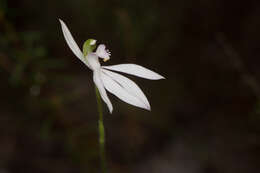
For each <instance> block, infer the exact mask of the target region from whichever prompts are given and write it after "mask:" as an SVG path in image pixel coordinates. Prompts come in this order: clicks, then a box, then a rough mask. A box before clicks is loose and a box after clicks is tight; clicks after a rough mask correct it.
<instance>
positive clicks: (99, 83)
mask: <svg viewBox="0 0 260 173" xmlns="http://www.w3.org/2000/svg"><path fill="white" fill-rule="evenodd" d="M100 73H101V72H100V71H99V70H95V71H93V80H94V83H95V85H96V86H97V88H98V91H99V93H100V96H101V98H102V99H103V101H104V102H105V103H106V104H107V107H108V109H109V112H110V113H112V111H113V106H112V103H111V102H110V100H109V98H108V96H107V92H106V90H105V88H104V84H103V82H102V80H101V76H100Z"/></svg>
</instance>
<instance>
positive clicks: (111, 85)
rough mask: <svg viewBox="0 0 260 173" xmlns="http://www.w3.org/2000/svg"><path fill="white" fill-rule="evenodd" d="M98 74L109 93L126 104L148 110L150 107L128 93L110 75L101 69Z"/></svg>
mask: <svg viewBox="0 0 260 173" xmlns="http://www.w3.org/2000/svg"><path fill="white" fill-rule="evenodd" d="M100 74H101V79H102V81H103V84H104V86H105V88H106V90H108V91H109V92H110V93H112V94H114V95H115V96H117V97H118V98H119V99H121V100H123V101H124V102H126V103H128V104H131V105H134V106H137V107H140V108H143V109H147V110H150V108H149V107H148V106H147V105H146V104H144V102H143V101H141V100H140V99H139V98H138V97H136V96H134V95H131V94H129V93H128V92H127V91H126V90H125V89H124V88H123V87H122V86H120V85H119V84H118V83H117V82H116V81H114V80H113V79H112V78H111V77H110V76H108V75H107V74H105V73H104V72H102V71H101V73H100Z"/></svg>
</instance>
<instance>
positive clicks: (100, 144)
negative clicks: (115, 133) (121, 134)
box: [95, 87, 107, 173]
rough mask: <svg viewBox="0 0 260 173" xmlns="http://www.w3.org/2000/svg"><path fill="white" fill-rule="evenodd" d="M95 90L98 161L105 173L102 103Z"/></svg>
mask: <svg viewBox="0 0 260 173" xmlns="http://www.w3.org/2000/svg"><path fill="white" fill-rule="evenodd" d="M95 88H96V96H97V106H98V113H99V120H98V131H99V149H100V161H101V170H102V173H106V172H107V170H106V156H105V128H104V124H103V110H102V101H101V97H100V94H99V91H98V89H97V87H95Z"/></svg>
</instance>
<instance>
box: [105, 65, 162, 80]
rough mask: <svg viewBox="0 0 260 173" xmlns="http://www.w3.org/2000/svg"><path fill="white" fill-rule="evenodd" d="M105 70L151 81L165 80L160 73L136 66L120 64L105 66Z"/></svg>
mask: <svg viewBox="0 0 260 173" xmlns="http://www.w3.org/2000/svg"><path fill="white" fill-rule="evenodd" d="M103 68H106V69H109V70H114V71H118V72H123V73H128V74H131V75H135V76H138V77H141V78H145V79H150V80H158V79H165V78H164V77H163V76H161V75H159V74H158V73H156V72H153V71H151V70H149V69H147V68H145V67H142V66H140V65H136V64H118V65H111V66H103Z"/></svg>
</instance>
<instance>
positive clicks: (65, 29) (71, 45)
mask: <svg viewBox="0 0 260 173" xmlns="http://www.w3.org/2000/svg"><path fill="white" fill-rule="evenodd" d="M59 21H60V23H61V28H62V32H63V35H64V37H65V40H66V42H67V44H68V46H69V48H70V49H71V50H72V52H73V53H74V54H75V55H76V56H77V57H78V58H79V59H80V60H81V61H82V62H83V63H84V64H86V65H87V66H89V65H88V62H87V61H86V60H85V58H84V55H83V53H82V52H81V50H80V49H79V46H78V45H77V43H76V42H75V40H74V38H73V36H72V35H71V33H70V31H69V29H68V27H67V26H66V24H65V23H64V22H63V21H62V20H61V19H59Z"/></svg>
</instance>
